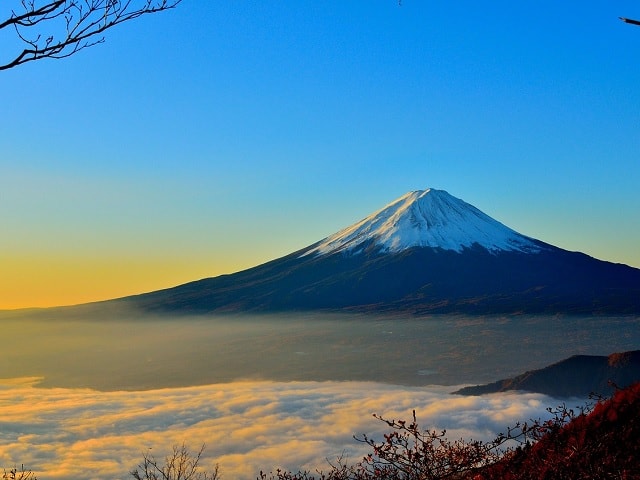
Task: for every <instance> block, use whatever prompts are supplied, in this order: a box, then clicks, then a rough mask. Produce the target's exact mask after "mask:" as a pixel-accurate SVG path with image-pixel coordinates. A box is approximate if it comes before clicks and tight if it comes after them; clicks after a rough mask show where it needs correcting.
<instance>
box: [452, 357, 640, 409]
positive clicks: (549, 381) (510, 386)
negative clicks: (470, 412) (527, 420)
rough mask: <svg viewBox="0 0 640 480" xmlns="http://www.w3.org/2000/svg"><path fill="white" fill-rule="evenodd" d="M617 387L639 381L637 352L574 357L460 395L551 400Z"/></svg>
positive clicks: (605, 392)
mask: <svg viewBox="0 0 640 480" xmlns="http://www.w3.org/2000/svg"><path fill="white" fill-rule="evenodd" d="M610 381H611V382H613V383H614V384H615V385H617V386H618V387H620V388H624V387H627V386H629V385H631V384H633V383H636V382H640V350H635V351H631V352H624V353H614V354H611V355H609V356H596V355H574V356H572V357H570V358H567V359H565V360H562V361H560V362H558V363H554V364H553V365H549V366H548V367H545V368H541V369H539V370H533V371H530V372H526V373H523V374H522V375H518V376H517V377H513V378H509V379H505V380H499V381H497V382H494V383H490V384H487V385H478V386H473V387H464V388H461V389H460V390H458V391H456V392H454V393H456V394H460V395H483V394H486V393H495V392H504V391H508V390H524V391H528V392H536V393H544V394H546V395H550V396H552V397H561V398H564V397H573V396H577V397H581V396H585V395H589V394H590V393H598V394H602V395H605V394H608V393H609V392H610V390H611V386H610V385H609V382H610Z"/></svg>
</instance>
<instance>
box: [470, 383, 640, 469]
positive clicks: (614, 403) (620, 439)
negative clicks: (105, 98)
mask: <svg viewBox="0 0 640 480" xmlns="http://www.w3.org/2000/svg"><path fill="white" fill-rule="evenodd" d="M639 438H640V384H635V385H632V386H630V387H628V388H626V389H624V390H620V391H618V392H616V394H615V395H614V396H613V398H611V399H609V400H607V401H605V402H603V403H600V404H598V405H597V406H596V407H595V409H594V410H593V411H592V412H591V413H589V414H588V415H580V416H578V417H576V418H574V419H573V420H572V421H571V422H570V423H568V424H566V425H564V426H563V427H560V428H549V429H548V430H547V433H546V434H545V435H544V436H543V437H542V438H541V439H540V440H539V441H538V442H537V443H535V444H534V445H533V446H530V447H525V448H521V449H518V450H516V451H515V452H514V453H513V454H511V455H508V456H507V458H505V459H504V460H503V461H501V462H498V463H497V464H496V465H493V466H491V467H488V468H487V469H485V470H484V471H481V473H480V474H477V475H473V477H472V478H474V479H475V480H489V479H501V480H540V479H549V480H552V479H553V480H555V479H591V480H596V479H598V480H600V479H602V480H604V479H620V480H623V479H624V480H637V479H639V478H640V442H639V441H638V439H639Z"/></svg>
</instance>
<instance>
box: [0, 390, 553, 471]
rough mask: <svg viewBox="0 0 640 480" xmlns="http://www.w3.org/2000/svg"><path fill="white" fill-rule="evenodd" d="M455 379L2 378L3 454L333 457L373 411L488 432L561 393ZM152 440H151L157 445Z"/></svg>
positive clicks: (66, 463)
mask: <svg viewBox="0 0 640 480" xmlns="http://www.w3.org/2000/svg"><path fill="white" fill-rule="evenodd" d="M453 389H454V388H453V387H399V386H393V385H387V384H381V383H368V382H266V381H261V382H249V381H246V382H233V383H225V384H214V385H206V386H198V387H184V388H169V389H159V390H148V391H116V392H100V391H95V390H89V389H69V388H50V389H49V388H46V389H45V388H38V387H37V386H36V385H35V384H34V381H33V379H32V380H31V381H30V380H24V381H16V380H14V381H12V382H3V384H2V385H0V419H1V420H0V466H4V467H5V468H8V467H11V466H13V465H20V464H24V465H25V466H27V467H29V468H31V469H33V470H34V471H35V472H37V475H38V477H39V478H47V479H52V480H54V479H72V478H73V479H77V478H92V479H110V480H112V479H114V478H127V477H128V476H129V475H128V472H129V471H130V470H131V469H132V468H134V467H135V466H136V465H137V463H138V462H139V461H140V460H141V459H142V454H143V452H146V451H151V452H152V453H154V454H155V455H156V456H157V457H163V456H164V455H165V454H166V453H168V452H169V451H170V449H171V447H172V446H173V445H175V444H181V443H182V442H185V443H186V444H187V445H189V446H190V447H191V448H192V449H198V448H199V447H200V446H201V445H202V444H203V443H206V444H207V448H206V450H205V456H204V460H203V465H204V466H205V467H208V468H212V467H213V465H215V464H216V463H219V464H220V468H221V471H222V473H223V476H224V478H233V479H255V478H256V476H257V474H258V472H259V471H260V470H261V469H262V470H267V471H269V470H272V469H273V468H276V467H284V468H286V469H298V468H309V469H315V468H325V469H326V467H327V464H326V460H325V459H335V458H336V457H337V456H339V455H341V454H342V453H343V452H345V453H346V454H347V455H348V456H349V458H351V459H352V460H358V459H360V457H361V456H363V455H364V454H365V452H367V449H366V448H364V447H365V446H363V445H361V444H359V443H358V442H356V441H355V440H354V439H353V437H352V436H353V435H354V434H363V433H366V434H367V435H373V436H374V437H376V436H377V437H378V438H380V437H381V434H382V432H385V431H387V428H385V427H386V425H385V424H383V423H382V422H380V421H378V420H376V419H374V418H373V417H372V415H371V414H372V413H378V414H382V415H384V416H386V417H388V418H405V419H409V418H410V416H411V411H412V410H413V409H415V410H416V413H417V416H418V420H419V422H420V423H421V425H422V426H423V427H428V428H435V429H443V428H446V429H447V431H448V432H449V434H450V435H451V437H452V438H460V437H473V438H481V439H489V438H492V437H493V436H494V435H495V434H496V433H498V432H499V431H504V430H505V429H506V427H507V426H509V425H512V424H513V423H515V422H516V421H518V420H528V419H530V418H538V417H540V416H541V415H542V416H544V413H545V408H546V407H547V406H555V405H556V404H557V401H556V400H553V399H551V398H549V397H545V396H543V395H537V394H501V395H489V396H484V397H461V396H453V395H450V394H449V393H448V392H450V391H451V390H453ZM149 449H150V450H149Z"/></svg>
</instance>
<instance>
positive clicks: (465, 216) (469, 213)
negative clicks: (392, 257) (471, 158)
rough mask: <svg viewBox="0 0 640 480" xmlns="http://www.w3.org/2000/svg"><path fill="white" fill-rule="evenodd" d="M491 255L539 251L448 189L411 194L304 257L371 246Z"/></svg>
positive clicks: (324, 242)
mask: <svg viewBox="0 0 640 480" xmlns="http://www.w3.org/2000/svg"><path fill="white" fill-rule="evenodd" d="M476 245H477V246H480V247H484V248H486V249H487V250H489V251H490V252H493V253H495V252H498V251H519V252H531V253H533V252H537V251H539V250H540V249H541V246H540V244H539V243H536V242H535V241H534V240H533V239H531V238H529V237H526V236H524V235H521V234H519V233H517V232H516V231H514V230H512V229H510V228H509V227H507V226H505V225H503V224H502V223H500V222H498V221H497V220H494V219H493V218H491V217H489V216H488V215H486V214H484V213H483V212H481V211H480V210H478V209H477V208H476V207H474V206H473V205H469V204H468V203H466V202H464V201H462V200H460V199H459V198H456V197H454V196H452V195H449V193H447V192H445V191H444V190H436V189H433V188H429V189H426V190H417V191H413V192H409V193H407V194H405V195H403V196H402V197H400V198H398V199H397V200H395V201H393V202H391V203H390V204H388V205H387V206H385V207H383V208H382V209H380V210H378V211H377V212H374V213H372V214H371V215H369V216H368V217H366V218H365V219H363V220H361V221H359V222H358V223H356V224H354V225H352V226H350V227H347V228H345V229H343V230H341V231H339V232H337V233H335V234H333V235H331V236H329V237H327V238H325V239H324V240H322V241H320V242H319V243H318V244H317V245H315V246H314V247H313V248H312V249H311V250H308V251H307V252H305V253H304V254H303V255H313V254H319V255H325V254H329V253H333V252H337V251H342V252H348V253H351V254H356V253H358V252H360V251H361V250H362V249H364V248H366V247H372V246H373V247H374V248H375V247H378V248H380V250H382V251H384V252H399V251H402V250H405V249H408V248H411V247H432V248H440V249H443V250H453V251H456V252H462V251H463V250H464V249H465V248H471V247H473V246H476Z"/></svg>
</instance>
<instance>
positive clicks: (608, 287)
mask: <svg viewBox="0 0 640 480" xmlns="http://www.w3.org/2000/svg"><path fill="white" fill-rule="evenodd" d="M120 301H121V302H127V303H130V304H133V305H134V306H135V307H137V308H141V309H143V310H146V311H153V312H174V311H180V312H184V313H209V312H281V311H305V310H340V311H359V312H401V313H410V314H427V313H453V312H456V313H467V314H489V313H545V314H555V313H576V314H577V313H579V314H637V313H640V270H638V269H635V268H632V267H629V266H626V265H621V264H613V263H609V262H605V261H600V260H596V259H594V258H592V257H589V256H587V255H585V254H582V253H578V252H569V251H566V250H563V249H560V248H557V247H554V246H552V245H549V244H547V243H544V242H541V241H539V240H536V239H533V238H530V237H527V236H525V235H522V234H520V233H518V232H515V231H514V230H512V229H510V228H508V227H507V226H505V225H503V224H501V223H500V222H498V221H496V220H494V219H492V218H491V217H489V216H488V215H486V214H484V213H483V212H481V211H480V210H478V209H477V208H475V207H474V206H472V205H470V204H468V203H466V202H464V201H462V200H460V199H458V198H456V197H454V196H452V195H450V194H448V193H447V192H445V191H443V190H436V189H427V190H421V191H414V192H409V193H407V194H406V195H404V196H402V197H400V198H399V199H397V200H395V201H393V202H391V203H390V204H388V205H387V206H385V207H384V208H382V209H380V210H378V211H377V212H375V213H373V214H371V215H370V216H368V217H366V218H364V219H363V220H361V221H360V222H358V223H356V224H354V225H352V226H350V227H348V228H345V229H344V230H341V231H340V232H337V233H336V234H334V235H331V236H329V237H327V238H325V239H323V240H321V241H319V242H317V243H315V244H313V245H310V246H308V247H306V248H303V249H302V250H299V251H297V252H294V253H291V254H289V255H287V256H285V257H282V258H279V259H276V260H273V261H270V262H268V263H265V264H263V265H259V266H257V267H253V268H250V269H248V270H244V271H241V272H237V273H234V274H231V275H221V276H218V277H214V278H207V279H203V280H199V281H195V282H191V283H187V284H184V285H180V286H177V287H174V288H170V289H166V290H160V291H156V292H151V293H147V294H143V295H139V296H135V297H128V298H126V299H121V300H120Z"/></svg>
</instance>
